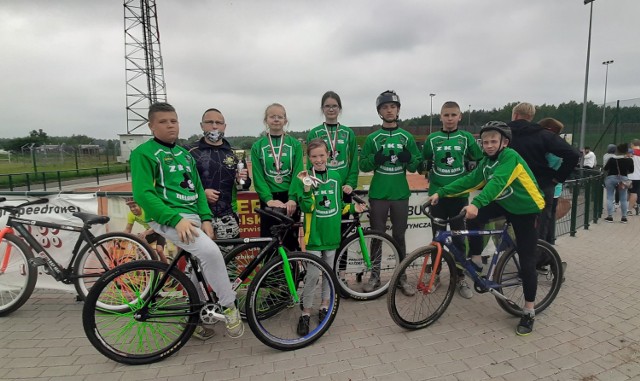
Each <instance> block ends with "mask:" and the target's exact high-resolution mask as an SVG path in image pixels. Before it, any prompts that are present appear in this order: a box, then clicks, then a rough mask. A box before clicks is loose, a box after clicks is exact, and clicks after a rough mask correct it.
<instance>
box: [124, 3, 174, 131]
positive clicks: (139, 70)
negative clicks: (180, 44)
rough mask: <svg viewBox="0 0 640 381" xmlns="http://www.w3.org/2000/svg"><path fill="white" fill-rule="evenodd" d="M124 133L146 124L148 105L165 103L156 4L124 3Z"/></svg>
mask: <svg viewBox="0 0 640 381" xmlns="http://www.w3.org/2000/svg"><path fill="white" fill-rule="evenodd" d="M124 50H125V73H126V91H127V133H128V134H130V133H132V132H133V131H134V130H135V129H137V128H138V127H140V126H143V125H144V124H146V123H147V111H148V109H149V105H151V104H152V103H155V102H166V101H167V89H166V85H165V83H164V66H163V64H162V54H161V52H160V30H159V29H158V17H157V12H156V2H155V0H124Z"/></svg>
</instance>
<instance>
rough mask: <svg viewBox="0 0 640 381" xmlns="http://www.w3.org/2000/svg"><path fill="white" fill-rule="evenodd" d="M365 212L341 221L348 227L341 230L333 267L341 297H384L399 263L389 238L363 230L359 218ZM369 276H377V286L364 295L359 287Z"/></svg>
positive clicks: (396, 249) (369, 230) (357, 199)
mask: <svg viewBox="0 0 640 381" xmlns="http://www.w3.org/2000/svg"><path fill="white" fill-rule="evenodd" d="M352 198H353V200H354V201H356V202H357V203H360V204H365V202H364V200H363V199H361V198H360V197H358V196H357V195H355V194H352ZM368 211H369V210H368V209H367V210H365V211H363V212H362V213H354V214H353V219H349V220H343V221H342V224H346V226H347V227H346V229H343V232H342V243H341V244H340V247H339V248H338V250H337V251H336V257H335V263H334V266H333V268H334V269H335V270H336V277H337V278H338V286H340V291H341V294H340V295H341V296H343V297H350V298H353V299H358V300H371V299H375V298H378V297H380V296H381V295H384V293H386V292H387V290H388V288H389V283H390V281H391V275H392V274H393V271H394V270H395V268H396V265H397V264H398V263H400V249H399V247H398V244H397V243H396V241H395V240H394V239H393V238H392V237H391V236H390V235H388V234H386V233H384V232H381V231H377V230H371V229H364V228H363V227H362V224H361V223H360V216H361V214H363V213H367V212H368ZM372 275H374V276H378V277H379V279H380V286H379V287H377V288H375V289H374V290H373V291H371V292H366V291H364V290H363V288H362V286H363V284H362V280H363V279H365V278H368V276H372Z"/></svg>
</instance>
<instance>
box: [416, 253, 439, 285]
mask: <svg viewBox="0 0 640 381" xmlns="http://www.w3.org/2000/svg"><path fill="white" fill-rule="evenodd" d="M431 244H432V245H433V246H435V247H436V258H435V260H434V261H433V263H432V264H431V276H430V277H429V282H428V283H427V284H425V283H424V282H423V281H422V279H424V274H425V273H428V272H429V269H428V267H429V259H430V258H431V255H429V256H428V257H425V258H424V261H423V262H422V269H420V277H419V278H418V279H419V280H418V291H420V292H422V293H423V294H431V293H433V291H435V290H434V288H433V285H434V284H435V282H436V277H437V276H438V275H437V274H438V270H439V269H440V261H441V259H442V245H441V244H440V243H439V242H431Z"/></svg>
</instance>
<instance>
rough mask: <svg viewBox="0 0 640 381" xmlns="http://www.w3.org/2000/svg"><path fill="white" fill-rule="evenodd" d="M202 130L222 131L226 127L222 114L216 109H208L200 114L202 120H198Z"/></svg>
mask: <svg viewBox="0 0 640 381" xmlns="http://www.w3.org/2000/svg"><path fill="white" fill-rule="evenodd" d="M200 127H201V128H202V131H214V130H216V131H220V132H224V130H226V129H227V124H226V123H225V121H224V116H222V114H220V113H219V112H217V111H208V112H207V113H205V114H204V115H203V116H202V122H200Z"/></svg>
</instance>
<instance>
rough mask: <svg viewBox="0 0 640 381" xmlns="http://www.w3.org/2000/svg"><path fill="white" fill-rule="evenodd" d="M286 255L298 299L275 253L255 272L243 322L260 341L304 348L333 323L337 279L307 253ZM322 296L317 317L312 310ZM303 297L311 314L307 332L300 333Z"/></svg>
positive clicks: (323, 264)
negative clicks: (324, 306) (322, 311)
mask: <svg viewBox="0 0 640 381" xmlns="http://www.w3.org/2000/svg"><path fill="white" fill-rule="evenodd" d="M288 257H289V264H288V266H289V268H290V270H291V272H292V274H293V276H294V283H295V285H296V290H297V294H298V296H299V301H298V302H296V301H295V300H294V298H293V295H292V294H291V293H290V291H289V287H288V285H287V283H286V281H285V273H284V266H283V261H282V258H280V257H277V258H275V259H273V260H271V261H269V262H268V263H267V264H266V265H265V266H263V267H262V269H261V270H260V271H259V272H258V274H256V276H255V278H254V279H253V282H251V285H250V286H249V291H248V294H247V301H248V304H247V305H246V312H247V322H248V323H249V327H251V330H252V331H253V333H254V335H255V336H256V337H257V338H258V339H259V340H260V341H262V342H263V343H264V344H266V345H268V346H270V347H272V348H275V349H279V350H285V351H288V350H294V349H299V348H304V347H306V346H307V345H309V344H311V343H313V342H314V341H316V340H318V339H319V338H320V337H321V336H322V335H323V334H324V333H325V332H326V331H327V330H328V329H329V327H330V326H331V323H333V320H334V319H335V316H336V313H337V312H338V306H339V304H340V298H339V296H338V289H337V286H336V283H337V281H336V279H335V274H334V273H333V270H332V269H331V267H329V265H327V264H326V263H325V262H324V261H322V260H321V259H320V258H318V257H315V256H313V255H311V254H307V253H301V252H293V253H289V255H288ZM323 288H324V289H325V290H324V294H323ZM323 298H324V299H325V300H328V302H329V303H328V308H327V313H326V315H325V316H324V318H323V319H322V320H319V315H316V314H315V311H319V310H320V303H321V300H322V299H323ZM305 301H306V303H307V305H306V307H307V308H312V309H313V311H314V314H313V315H312V316H311V319H310V324H309V330H308V333H307V334H306V335H304V336H300V335H298V333H297V326H298V321H299V319H300V316H301V314H302V312H301V309H302V308H303V305H305Z"/></svg>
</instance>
